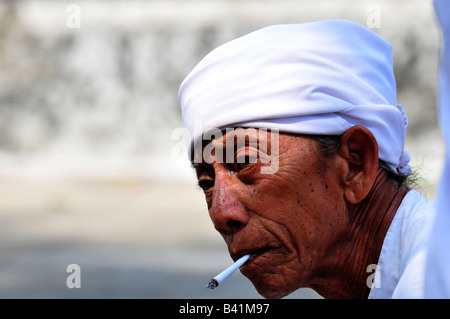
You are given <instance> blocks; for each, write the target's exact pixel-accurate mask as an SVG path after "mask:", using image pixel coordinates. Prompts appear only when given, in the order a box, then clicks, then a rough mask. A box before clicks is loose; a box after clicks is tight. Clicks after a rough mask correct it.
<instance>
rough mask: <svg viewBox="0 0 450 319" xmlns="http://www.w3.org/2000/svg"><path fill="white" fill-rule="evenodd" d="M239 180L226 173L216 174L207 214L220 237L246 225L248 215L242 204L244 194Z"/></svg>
mask: <svg viewBox="0 0 450 319" xmlns="http://www.w3.org/2000/svg"><path fill="white" fill-rule="evenodd" d="M241 187H242V185H241V182H240V181H239V180H237V179H236V178H234V177H233V176H232V174H229V173H228V172H225V173H219V174H217V173H216V176H215V181H214V190H213V195H212V203H211V207H210V209H209V214H210V216H211V219H212V221H213V223H214V226H215V228H216V229H217V230H218V231H219V232H220V233H221V234H222V236H226V235H230V234H234V233H236V232H238V231H239V230H240V229H242V228H243V227H244V226H245V225H247V223H248V221H249V217H250V216H249V215H248V212H247V210H246V208H245V205H244V204H243V203H242V197H243V196H245V194H244V193H243V192H242V189H241Z"/></svg>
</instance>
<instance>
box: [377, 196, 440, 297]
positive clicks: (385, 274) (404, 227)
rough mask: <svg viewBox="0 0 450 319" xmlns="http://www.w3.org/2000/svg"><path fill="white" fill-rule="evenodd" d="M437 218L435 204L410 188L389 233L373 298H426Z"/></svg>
mask: <svg viewBox="0 0 450 319" xmlns="http://www.w3.org/2000/svg"><path fill="white" fill-rule="evenodd" d="M433 219H434V210H433V208H432V204H430V203H428V201H427V200H426V198H425V197H424V196H423V195H421V194H420V193H419V192H418V191H415V190H410V191H409V192H408V193H407V194H406V196H405V197H404V199H403V201H402V203H401V204H400V206H399V208H398V210H397V212H396V214H395V216H394V218H393V220H392V223H391V225H390V226H389V229H388V231H387V233H386V237H385V239H384V242H383V246H382V248H381V253H380V257H379V260H378V264H377V266H378V267H377V271H376V274H375V281H374V285H373V286H372V289H371V290H370V294H369V298H382V299H388V298H402V299H406V298H424V289H425V265H426V257H427V247H428V239H429V235H430V230H431V226H432V223H433ZM369 275H370V273H368V276H369Z"/></svg>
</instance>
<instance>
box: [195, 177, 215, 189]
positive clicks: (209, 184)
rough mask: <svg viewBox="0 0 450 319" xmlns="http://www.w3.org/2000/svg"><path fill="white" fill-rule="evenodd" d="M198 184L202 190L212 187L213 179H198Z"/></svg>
mask: <svg viewBox="0 0 450 319" xmlns="http://www.w3.org/2000/svg"><path fill="white" fill-rule="evenodd" d="M198 186H200V188H201V189H203V191H204V192H206V191H207V190H209V189H211V188H213V187H214V180H211V179H203V180H199V181H198Z"/></svg>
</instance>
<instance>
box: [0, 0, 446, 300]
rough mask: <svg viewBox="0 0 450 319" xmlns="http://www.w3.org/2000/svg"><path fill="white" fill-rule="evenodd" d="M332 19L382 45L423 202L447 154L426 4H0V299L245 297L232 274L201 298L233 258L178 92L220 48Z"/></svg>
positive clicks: (362, 0) (434, 33) (270, 0)
mask: <svg viewBox="0 0 450 319" xmlns="http://www.w3.org/2000/svg"><path fill="white" fill-rule="evenodd" d="M331 18H344V19H350V20H353V21H356V22H359V23H361V24H364V25H366V26H368V27H370V28H372V29H373V31H375V32H376V33H378V34H379V35H381V36H382V37H384V38H385V39H386V40H388V41H389V42H391V43H392V44H393V49H394V68H395V75H396V78H397V88H398V102H399V103H401V104H402V105H403V106H404V108H405V111H406V113H407V114H408V116H409V121H410V125H409V131H408V136H407V141H406V149H407V150H408V151H409V152H410V153H411V157H412V164H413V168H414V169H415V170H416V171H417V172H418V175H419V177H420V179H419V184H418V188H419V190H421V191H422V192H423V193H424V194H425V195H426V196H427V197H428V198H429V199H432V198H433V197H434V190H435V184H436V182H437V179H438V178H439V175H440V170H441V166H442V157H443V151H444V150H443V145H442V141H441V137H440V132H439V128H438V123H437V120H436V82H437V65H438V47H439V34H438V30H437V28H436V24H435V21H434V13H433V8H432V1H431V0H397V1H395V2H394V1H388V0H373V1H369V0H296V1H294V0H283V1H275V0H262V1H254V0H241V1H237V0H234V1H233V0H153V1H151V0H148V1H137V0H130V1H119V0H108V1H107V0H89V1H81V0H71V1H64V0H45V1H44V0H35V1H31V0H27V1H26V0H21V1H20V0H19V1H18V0H10V1H6V0H2V1H0V297H2V298H12V297H14V298H22V297H26V298H40V297H45V298H54V297H59V298H80V297H82V298H91V297H95V298H103V297H108V298H197V297H204V298H219V297H220V298H227V297H231V298H233V297H237V298H257V297H258V294H257V293H256V292H255V291H254V289H253V287H252V285H251V283H249V282H248V280H247V279H245V278H244V277H242V276H241V275H240V274H235V275H233V277H232V278H231V280H230V281H229V282H228V283H227V284H226V285H224V286H223V287H221V288H220V289H217V290H214V291H206V290H205V289H204V288H203V287H202V285H203V284H205V283H206V282H207V281H208V280H209V277H210V276H211V275H215V274H216V273H217V272H218V271H220V270H222V269H223V268H224V266H226V265H228V263H230V261H231V259H230V258H229V257H228V253H227V250H226V247H225V245H224V243H223V242H222V239H221V238H219V237H220V236H219V235H218V234H216V233H215V231H214V230H213V227H212V224H211V222H210V221H209V217H208V215H207V211H206V205H205V204H204V203H203V195H202V193H201V192H200V191H199V189H197V188H196V187H195V178H194V175H193V173H192V171H191V170H190V168H189V163H188V161H187V157H186V155H185V154H184V153H183V152H182V151H180V150H179V148H177V147H176V145H179V142H180V141H179V140H177V139H174V138H173V137H172V133H173V132H174V130H175V129H176V128H178V127H182V123H181V117H180V111H179V106H178V100H177V94H178V87H179V84H180V82H181V81H182V80H183V78H184V77H185V76H186V75H187V73H188V72H189V71H190V70H191V69H192V68H193V67H194V66H195V64H196V63H197V62H198V61H199V60H200V59H201V58H202V57H203V56H204V55H205V54H207V53H208V52H209V51H210V50H212V49H213V48H214V47H216V46H218V45H220V44H221V43H223V42H226V41H228V40H231V39H233V38H236V37H238V36H241V35H244V34H246V33H248V32H251V31H253V30H256V29H258V28H261V27H264V26H266V25H270V24H276V23H299V22H307V21H314V20H322V19H331ZM324 45H326V44H324ZM69 264H77V265H79V266H80V270H81V288H72V289H70V288H68V287H67V285H66V279H67V277H68V276H69V275H70V273H69V272H67V270H66V268H67V266H68V265H69ZM291 297H295V298H301V297H307V298H309V297H317V296H316V295H315V294H314V293H313V292H312V291H310V290H308V289H302V290H300V291H298V292H296V293H295V294H293V295H292V296H291Z"/></svg>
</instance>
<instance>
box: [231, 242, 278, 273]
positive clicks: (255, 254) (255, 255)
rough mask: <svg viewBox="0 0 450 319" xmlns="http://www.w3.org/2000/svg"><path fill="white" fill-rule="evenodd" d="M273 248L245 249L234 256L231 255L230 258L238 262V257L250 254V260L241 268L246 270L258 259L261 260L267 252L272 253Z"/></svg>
mask: <svg viewBox="0 0 450 319" xmlns="http://www.w3.org/2000/svg"><path fill="white" fill-rule="evenodd" d="M274 249H275V248H273V247H264V248H258V249H246V250H240V251H239V252H237V253H236V254H233V255H232V258H233V259H234V260H238V259H239V258H240V257H242V256H244V255H247V254H250V255H251V256H250V258H249V259H248V260H247V262H246V263H245V264H244V265H242V266H241V269H242V268H246V267H247V266H249V265H251V264H254V263H255V262H256V261H257V260H258V259H260V258H261V256H262V255H264V254H265V253H267V252H268V251H272V250H274Z"/></svg>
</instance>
